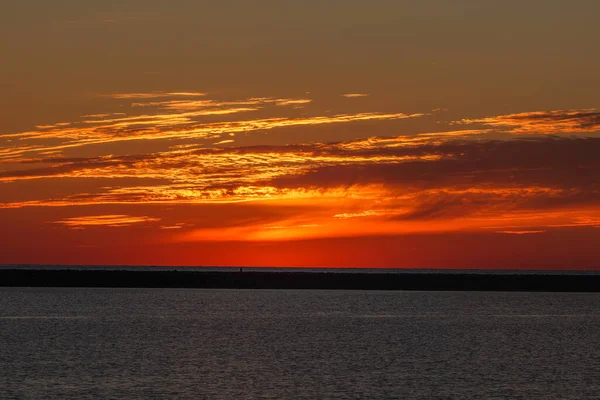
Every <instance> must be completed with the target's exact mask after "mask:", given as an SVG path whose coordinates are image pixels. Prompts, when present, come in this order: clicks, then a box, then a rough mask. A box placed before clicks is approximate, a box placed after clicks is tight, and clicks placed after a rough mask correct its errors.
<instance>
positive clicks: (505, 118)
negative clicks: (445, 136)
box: [460, 108, 600, 134]
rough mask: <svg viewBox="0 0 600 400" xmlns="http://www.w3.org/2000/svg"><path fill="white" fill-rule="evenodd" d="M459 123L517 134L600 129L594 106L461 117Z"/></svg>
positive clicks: (597, 113)
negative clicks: (480, 116) (581, 108)
mask: <svg viewBox="0 0 600 400" xmlns="http://www.w3.org/2000/svg"><path fill="white" fill-rule="evenodd" d="M460 123H462V124H483V125H486V126H490V127H493V128H497V129H506V130H508V131H509V132H511V133H518V134H558V133H588V132H596V131H598V130H600V112H599V111H597V110H596V109H594V108H590V109H585V110H554V111H536V112H525V113H518V114H508V115H499V116H496V117H487V118H478V119H463V120H461V121H460Z"/></svg>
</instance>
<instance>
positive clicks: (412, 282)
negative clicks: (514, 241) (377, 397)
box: [0, 267, 600, 292]
mask: <svg viewBox="0 0 600 400" xmlns="http://www.w3.org/2000/svg"><path fill="white" fill-rule="evenodd" d="M0 287H114V288H119V287H121V288H127V287H129V288H214V289H327V290H432V291H436V290H441V291H531V292H600V274H595V273H593V271H592V272H590V273H585V272H581V271H577V272H568V271H562V272H560V273H551V272H548V273H544V272H522V271H514V272H513V271H499V272H498V273H494V271H488V272H481V271H474V272H464V271H460V272H457V271H448V272H440V271H436V272H429V271H423V272H415V271H411V272H386V271H378V272H377V273H372V272H347V271H344V272H332V271H331V270H323V271H316V270H311V271H298V270H295V271H284V270H281V269H280V270H277V271H265V270H264V269H262V270H260V271H253V270H252V269H251V268H239V269H235V270H231V269H227V270H224V271H215V270H211V271H202V270H197V269H196V270H185V269H172V270H165V269H157V270H152V269H149V268H146V269H144V270H137V271H136V270H133V269H129V270H119V269H97V268H96V269H95V268H93V267H88V268H83V267H82V268H79V269H67V268H66V269H43V268H31V267H30V268H10V269H0Z"/></svg>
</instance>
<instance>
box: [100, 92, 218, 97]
mask: <svg viewBox="0 0 600 400" xmlns="http://www.w3.org/2000/svg"><path fill="white" fill-rule="evenodd" d="M207 95H208V93H205V92H152V93H113V94H106V95H102V96H104V97H111V98H113V99H158V98H161V97H204V96H207Z"/></svg>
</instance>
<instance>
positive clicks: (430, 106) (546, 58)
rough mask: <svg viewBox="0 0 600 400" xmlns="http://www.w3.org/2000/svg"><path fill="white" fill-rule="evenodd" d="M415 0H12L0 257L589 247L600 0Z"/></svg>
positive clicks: (599, 125) (553, 263) (478, 261)
mask: <svg viewBox="0 0 600 400" xmlns="http://www.w3.org/2000/svg"><path fill="white" fill-rule="evenodd" d="M26 3H27V4H26ZM416 3H417V2H402V1H375V2H374V3H369V4H367V3H364V2H358V1H345V2H335V1H332V2H331V4H329V3H328V4H325V5H323V4H322V3H319V2H316V1H312V0H311V1H306V2H302V4H295V5H292V4H281V2H275V1H264V2H258V3H256V4H254V3H253V4H254V5H253V6H252V7H249V6H248V4H246V2H239V1H233V2H231V4H229V5H227V7H225V5H216V4H215V5H210V6H209V5H201V4H199V3H198V2H194V1H191V0H186V1H184V0H182V1H175V2H169V5H167V3H166V2H160V1H152V0H146V1H143V2H142V1H125V2H123V1H119V2H116V1H114V2H112V1H102V2H100V1H95V0H94V1H89V2H85V4H81V2H77V1H73V0H68V1H67V0H65V1H60V2H58V3H53V4H52V5H50V4H48V3H47V2H41V1H33V0H32V1H29V2H22V3H21V2H19V4H17V3H16V2H13V4H2V5H0V50H2V52H3V54H5V55H9V57H7V58H6V61H3V63H2V64H1V65H0V89H1V90H2V93H3V96H2V98H1V99H0V108H1V109H2V110H3V113H2V119H0V263H4V264H8V263H41V264H60V263H66V264H121V265H123V264H132V265H142V264H153V265H158V264H160V265H253V266H322V267H327V266H331V267H398V268H518V269H527V268H534V269H544V268H547V269H599V268H600V257H598V255H597V250H596V247H597V243H598V242H599V239H600V180H599V179H600V178H599V176H600V157H599V156H598V155H599V154H600V136H599V133H600V102H599V99H600V97H599V96H598V93H600V78H599V77H598V74H597V71H598V70H600V54H599V53H598V52H597V51H596V45H597V43H596V42H597V40H596V38H597V37H600V28H599V26H598V24H597V23H596V21H595V19H596V18H595V17H593V16H595V15H597V13H598V12H600V6H599V5H598V3H597V2H595V1H585V0H580V1H575V2H569V4H567V3H566V2H563V1H558V0H549V1H541V0H540V1H537V0H535V1H531V2H528V3H527V4H522V2H512V1H503V2H493V1H490V2H483V3H485V4H481V3H482V2H472V1H459V2H456V3H453V6H452V7H450V6H449V5H448V3H449V2H446V1H442V0H428V1H424V2H418V3H419V4H416ZM34 6H35V7H34Z"/></svg>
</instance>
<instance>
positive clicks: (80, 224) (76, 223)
mask: <svg viewBox="0 0 600 400" xmlns="http://www.w3.org/2000/svg"><path fill="white" fill-rule="evenodd" d="M156 221H160V219H159V218H152V217H146V216H142V217H136V216H131V215H90V216H85V217H72V218H65V219H63V220H60V221H54V223H55V224H61V225H65V226H68V227H69V228H73V229H83V228H88V227H97V226H108V227H124V226H130V225H133V224H140V223H145V222H156Z"/></svg>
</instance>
